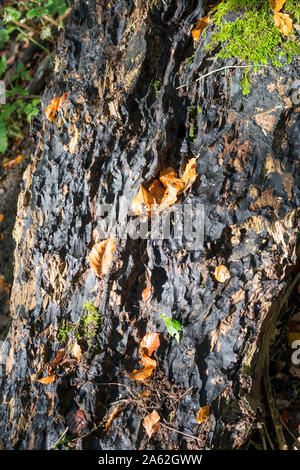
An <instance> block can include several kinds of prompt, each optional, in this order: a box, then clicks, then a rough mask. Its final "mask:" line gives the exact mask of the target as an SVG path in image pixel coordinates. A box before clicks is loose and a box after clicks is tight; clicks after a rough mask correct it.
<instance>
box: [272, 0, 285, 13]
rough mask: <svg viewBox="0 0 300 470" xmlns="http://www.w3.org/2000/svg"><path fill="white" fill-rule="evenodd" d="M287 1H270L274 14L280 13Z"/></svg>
mask: <svg viewBox="0 0 300 470" xmlns="http://www.w3.org/2000/svg"><path fill="white" fill-rule="evenodd" d="M285 1H286V0H270V5H271V8H272V10H273V11H274V13H278V12H279V11H280V10H281V8H282V7H283V5H284V4H285Z"/></svg>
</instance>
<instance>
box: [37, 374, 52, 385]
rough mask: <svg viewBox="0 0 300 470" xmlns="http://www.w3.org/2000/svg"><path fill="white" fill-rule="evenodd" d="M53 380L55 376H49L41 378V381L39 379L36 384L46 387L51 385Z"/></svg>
mask: <svg viewBox="0 0 300 470" xmlns="http://www.w3.org/2000/svg"><path fill="white" fill-rule="evenodd" d="M54 380H55V374H50V375H48V376H47V377H43V378H42V379H39V380H38V382H40V383H41V384H44V385H47V384H52V382H54Z"/></svg>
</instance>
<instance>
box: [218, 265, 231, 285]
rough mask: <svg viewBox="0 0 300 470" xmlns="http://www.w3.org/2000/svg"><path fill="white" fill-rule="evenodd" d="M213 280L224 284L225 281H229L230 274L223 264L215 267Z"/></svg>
mask: <svg viewBox="0 0 300 470" xmlns="http://www.w3.org/2000/svg"><path fill="white" fill-rule="evenodd" d="M215 278H216V279H217V281H218V282H225V281H226V280H227V279H229V278H230V272H229V270H228V268H226V266H224V265H223V264H221V265H220V266H217V267H216V269H215Z"/></svg>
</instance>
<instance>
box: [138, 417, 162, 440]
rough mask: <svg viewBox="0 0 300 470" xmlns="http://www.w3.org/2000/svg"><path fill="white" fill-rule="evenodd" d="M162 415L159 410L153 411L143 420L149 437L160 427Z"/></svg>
mask: <svg viewBox="0 0 300 470" xmlns="http://www.w3.org/2000/svg"><path fill="white" fill-rule="evenodd" d="M159 421H160V416H159V414H158V413H157V411H155V410H154V411H152V413H150V414H149V415H147V416H145V418H144V419H143V421H142V424H143V426H144V428H145V431H146V433H147V434H148V436H149V438H151V437H152V435H153V434H154V433H155V432H156V431H158V430H159V429H160V424H159Z"/></svg>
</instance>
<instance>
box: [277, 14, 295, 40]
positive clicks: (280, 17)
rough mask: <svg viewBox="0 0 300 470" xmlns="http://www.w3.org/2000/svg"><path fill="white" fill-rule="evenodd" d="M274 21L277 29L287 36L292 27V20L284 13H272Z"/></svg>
mask: <svg viewBox="0 0 300 470" xmlns="http://www.w3.org/2000/svg"><path fill="white" fill-rule="evenodd" d="M274 22H275V24H276V26H277V28H278V29H279V31H280V32H281V33H282V34H284V35H285V36H287V35H288V34H290V32H291V31H292V29H293V21H292V18H291V17H290V15H288V14H286V13H274Z"/></svg>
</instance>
